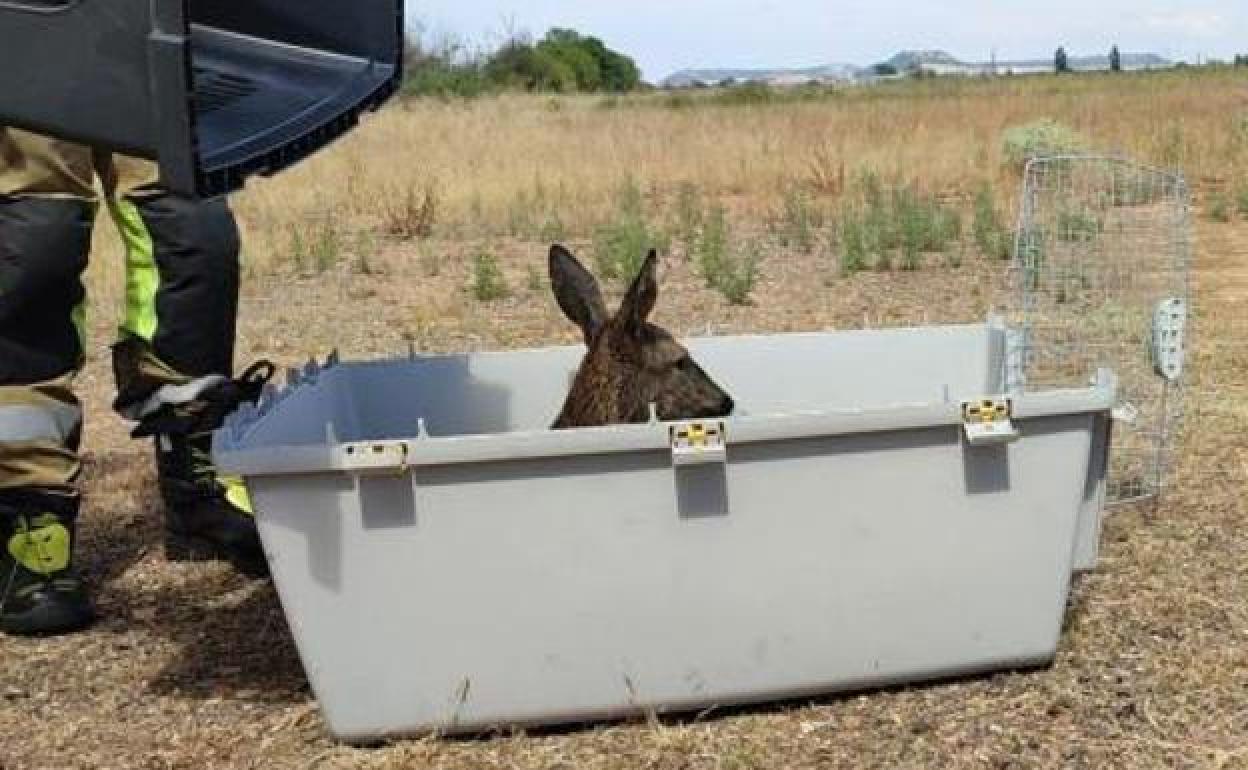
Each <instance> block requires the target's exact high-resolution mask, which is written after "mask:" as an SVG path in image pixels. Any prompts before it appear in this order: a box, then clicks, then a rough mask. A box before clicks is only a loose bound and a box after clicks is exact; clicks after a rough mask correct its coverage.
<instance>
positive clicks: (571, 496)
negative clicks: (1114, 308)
mask: <svg viewBox="0 0 1248 770" xmlns="http://www.w3.org/2000/svg"><path fill="white" fill-rule="evenodd" d="M1008 338H1009V335H1008V334H1007V330H1006V329H1005V328H1004V327H1002V326H1001V325H1000V324H999V323H997V322H995V321H990V322H989V323H987V324H976V325H968V326H956V327H936V328H920V329H903V330H894V331H866V332H838V333H827V334H794V335H780V336H753V337H728V338H712V339H702V340H695V341H692V342H691V343H690V348H691V349H692V350H693V351H694V353H695V355H696V357H697V358H698V359H699V361H700V362H702V363H703V364H704V365H705V367H706V368H707V370H708V371H709V372H711V373H712V375H713V376H714V377H715V378H716V379H717V380H718V381H719V382H721V383H722V384H724V385H725V387H726V388H727V389H728V390H729V391H730V392H731V393H732V394H733V396H734V398H735V399H736V401H737V403H738V404H739V405H740V414H738V415H737V416H734V417H733V418H731V419H729V420H726V421H723V422H722V424H721V423H720V422H718V421H712V422H711V424H709V425H707V426H704V427H708V428H709V429H710V431H711V433H710V437H709V438H708V439H707V440H706V441H705V443H704V444H702V445H698V444H697V443H696V442H694V444H693V445H692V446H690V442H689V441H687V440H685V439H687V438H688V436H687V435H686V436H685V438H681V435H682V431H683V432H684V433H687V431H684V429H685V428H687V427H688V426H686V425H671V424H660V423H651V424H642V425H628V426H613V427H606V428H594V429H585V430H576V431H569V432H552V431H549V430H547V429H546V426H547V425H548V424H549V423H550V421H551V420H552V419H553V418H554V416H555V414H556V413H557V411H558V408H559V405H560V403H561V401H562V398H563V396H564V393H565V390H566V388H567V385H568V381H569V378H570V375H571V372H572V369H573V367H574V366H575V365H576V363H577V361H578V360H579V357H580V355H581V352H582V350H581V349H580V348H558V349H550V350H535V351H520V352H507V353H489V354H475V355H457V356H439V357H412V358H410V359H403V360H395V361H383V362H371V363H338V362H330V364H329V365H327V366H325V367H316V366H311V367H309V369H308V370H307V371H305V372H304V373H302V374H301V375H300V376H298V377H295V378H294V379H295V382H294V384H292V385H291V386H289V387H288V388H287V389H285V390H284V391H282V392H280V393H274V394H271V396H270V397H269V398H268V399H266V401H265V402H264V403H263V404H262V405H261V406H260V407H259V408H258V409H255V410H252V409H248V410H247V411H246V412H245V413H242V414H239V415H238V416H236V417H235V418H234V419H233V420H232V421H231V422H230V423H229V424H228V425H227V426H226V428H225V429H223V430H222V431H220V432H219V433H218V435H217V437H216V447H215V453H216V457H217V460H218V462H220V463H221V465H222V467H223V468H225V469H226V470H228V471H231V472H235V473H238V474H241V475H242V476H243V477H245V478H246V480H247V483H248V485H249V488H250V490H251V492H252V494H253V496H254V498H255V502H256V506H257V512H258V519H259V524H260V533H261V537H262V539H263V542H264V547H265V550H266V553H267V554H268V557H269V560H270V563H271V565H272V568H273V574H274V579H275V582H276V586H277V590H278V592H279V594H280V596H281V601H282V605H283V607H284V609H285V612H286V614H287V618H288V620H289V623H290V626H291V628H292V629H293V632H294V635H295V639H296V642H297V645H298V649H299V653H300V655H301V657H302V660H303V663H304V666H305V669H306V671H307V674H308V676H309V679H310V681H311V684H312V687H313V689H314V691H315V693H316V695H317V697H318V698H319V700H320V702H321V705H322V708H323V710H324V714H325V717H326V719H327V721H328V724H329V727H330V729H331V731H332V732H333V733H334V735H335V736H337V737H339V738H341V739H345V740H348V741H352V742H372V741H375V740H379V739H384V738H387V737H394V736H403V735H412V734H421V733H425V732H429V731H434V732H446V733H456V732H463V731H476V730H481V729H488V728H494V727H507V726H523V725H545V724H552V723H561V722H578V721H582V720H593V719H599V718H614V717H621V716H627V715H633V714H637V713H641V712H644V711H645V710H648V709H654V710H656V711H660V712H662V711H683V710H696V709H702V708H706V707H710V706H726V705H730V704H741V703H749V702H758V701H767V700H773V699H780V698H788V697H793V696H804V695H813V694H822V693H832V692H837V691H846V690H857V689H861V688H869V687H874V686H881V685H889V684H898V683H910V682H917V681H922V680H930V679H937V678H943V677H948V676H955V675H962V674H967V673H972V672H984V671H991V670H998V669H1006V668H1013V667H1029V666H1033V665H1042V664H1045V663H1046V662H1048V661H1050V660H1051V659H1052V658H1053V656H1054V654H1055V651H1056V649H1057V645H1058V639H1059V634H1060V630H1061V627H1062V618H1063V614H1064V610H1065V605H1066V600H1067V595H1068V589H1069V584H1070V580H1071V576H1072V574H1073V573H1074V572H1076V571H1077V570H1079V569H1081V568H1087V567H1090V566H1092V564H1093V563H1094V562H1095V558H1096V540H1097V538H1098V535H1099V515H1100V511H1101V506H1102V502H1103V495H1104V483H1103V481H1104V468H1105V463H1104V455H1105V453H1106V452H1107V450H1108V444H1109V426H1110V422H1111V410H1112V408H1113V406H1114V402H1115V390H1116V386H1115V382H1114V378H1113V375H1112V374H1111V373H1109V372H1100V373H1090V374H1095V378H1094V379H1093V380H1092V381H1091V384H1090V385H1089V386H1088V387H1087V388H1085V389H1072V390H1056V391H1051V392H1043V393H1027V394H1023V395H1018V396H1017V397H1014V398H1012V399H1011V400H1009V401H1008V404H1009V406H1010V407H1011V408H1012V413H1011V417H1010V418H1009V419H989V418H988V417H983V416H982V415H988V416H989V417H990V416H991V415H992V410H991V409H988V410H980V411H978V412H975V414H976V415H980V416H976V417H975V419H973V420H970V421H968V418H967V415H968V413H969V412H968V411H967V408H966V406H967V404H966V403H964V402H973V404H975V405H979V404H981V403H982V401H983V399H985V398H986V397H989V398H991V397H1001V396H1002V395H1008V394H1002V393H1001V392H1000V391H1001V389H1002V384H1001V383H1002V372H1003V370H1004V361H1005V358H1006V346H1007V340H1008ZM998 401H999V402H1001V403H1006V402H1005V401H1002V400H1001V399H999V398H998ZM721 429H722V435H723V436H724V437H725V441H724V442H723V444H722V445H720V444H719V443H718V442H717V441H715V434H716V433H717V432H719V431H721ZM674 434H676V439H675V440H674V438H673V436H674ZM972 437H973V438H972ZM695 438H696V434H695Z"/></svg>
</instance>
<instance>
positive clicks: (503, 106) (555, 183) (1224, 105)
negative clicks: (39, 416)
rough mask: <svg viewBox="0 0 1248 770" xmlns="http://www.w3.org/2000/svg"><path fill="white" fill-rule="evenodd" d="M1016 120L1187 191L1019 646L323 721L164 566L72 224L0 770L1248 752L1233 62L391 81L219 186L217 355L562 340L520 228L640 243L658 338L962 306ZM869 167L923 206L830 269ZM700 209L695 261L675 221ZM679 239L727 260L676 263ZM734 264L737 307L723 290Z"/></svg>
mask: <svg viewBox="0 0 1248 770" xmlns="http://www.w3.org/2000/svg"><path fill="white" fill-rule="evenodd" d="M1042 118H1052V119H1054V120H1057V121H1059V122H1061V123H1062V124H1064V125H1066V126H1069V127H1070V128H1071V129H1073V130H1074V131H1075V132H1077V133H1078V134H1079V135H1080V136H1081V137H1082V138H1083V141H1084V144H1085V146H1086V147H1087V148H1089V149H1093V150H1105V151H1122V152H1125V153H1127V154H1129V155H1131V156H1132V157H1134V158H1136V159H1139V160H1142V161H1146V162H1150V163H1157V164H1160V165H1167V166H1170V165H1173V166H1178V167H1180V168H1182V169H1183V170H1184V171H1185V172H1186V174H1187V175H1188V178H1189V180H1190V181H1191V182H1192V186H1193V188H1194V190H1195V192H1196V198H1197V208H1196V216H1195V218H1194V221H1195V235H1196V244H1195V245H1196V249H1195V254H1194V280H1193V286H1194V292H1195V296H1194V299H1195V303H1196V310H1197V319H1196V321H1197V323H1196V338H1195V340H1194V343H1193V351H1192V361H1191V364H1192V369H1191V381H1190V387H1189V391H1188V398H1189V404H1188V407H1189V408H1188V421H1187V423H1186V429H1185V432H1184V436H1183V439H1182V442H1181V449H1180V456H1179V467H1178V468H1177V469H1176V474H1175V479H1174V485H1173V487H1172V488H1171V490H1170V491H1169V493H1168V494H1167V496H1166V497H1165V498H1164V499H1163V500H1162V501H1161V502H1160V503H1159V504H1157V505H1146V506H1137V507H1132V508H1123V509H1119V510H1116V511H1115V512H1114V514H1113V515H1112V516H1111V517H1110V518H1109V520H1108V522H1107V529H1106V532H1105V534H1104V539H1103V557H1102V562H1101V565H1100V567H1099V569H1098V570H1097V571H1096V572H1095V573H1093V574H1091V575H1088V576H1086V577H1084V578H1083V579H1081V580H1080V581H1079V582H1078V583H1077V584H1076V589H1075V592H1074V595H1073V597H1072V601H1071V607H1070V613H1069V617H1068V621H1067V625H1066V628H1065V633H1064V635H1063V639H1062V647H1061V651H1060V654H1059V656H1058V659H1057V661H1056V662H1055V664H1054V665H1053V666H1052V667H1051V668H1048V669H1045V670H1042V671H1033V672H1026V673H1005V674H1000V675H996V676H988V677H981V678H976V679H972V680H967V681H960V682H953V683H943V684H938V685H932V686H926V687H921V688H901V689H897V690H891V691H887V692H878V693H868V694H863V695H859V696H853V697H833V698H826V699H820V700H815V701H811V702H801V703H790V704H782V705H776V706H772V707H760V708H754V709H746V710H734V711H726V712H712V713H710V714H707V715H704V716H703V717H701V718H699V719H696V720H691V721H676V720H671V721H659V720H652V721H646V722H642V723H638V724H611V725H601V726H597V727H590V728H585V729H581V730H575V731H561V732H555V733H538V734H515V735H512V734H508V735H502V736H485V737H482V738H480V739H473V740H455V741H440V740H434V739H428V740H421V741H413V742H408V743H401V744H397V745H393V746H387V747H383V748H379V749H375V750H368V751H364V750H356V749H350V748H345V747H339V746H335V745H334V744H333V743H332V742H330V741H329V740H328V739H327V737H326V735H325V733H324V729H323V723H322V721H321V718H320V716H319V713H318V711H317V707H316V703H315V701H314V700H313V699H312V697H311V694H310V691H309V689H308V687H307V684H306V681H305V678H304V675H303V672H302V670H301V667H300V663H299V660H298V657H297V655H296V653H295V650H294V647H293V644H292V641H291V637H290V634H289V632H288V630H287V628H286V625H285V621H284V618H283V616H282V614H281V611H280V608H279V607H278V604H277V600H276V597H275V594H274V592H273V589H272V587H271V585H269V584H268V583H266V582H263V581H260V582H250V581H246V580H244V579H242V578H240V577H238V576H236V575H234V574H233V573H231V572H230V571H229V570H227V569H226V568H224V567H221V566H218V565H170V564H168V563H166V562H165V561H164V558H163V555H162V553H161V550H160V547H159V542H160V534H159V533H160V523H159V503H158V502H157V499H156V497H155V494H154V490H153V483H152V482H153V471H152V468H151V459H150V453H149V450H148V448H147V447H145V446H141V445H137V444H135V443H133V442H131V441H129V440H128V439H127V438H126V426H125V425H123V424H122V423H121V422H120V421H119V420H118V419H117V418H115V417H113V416H112V415H111V414H110V412H109V411H108V405H109V401H110V398H111V396H112V390H111V376H110V374H109V370H108V360H107V344H108V342H109V341H110V339H111V336H112V329H113V328H114V326H115V324H116V311H117V309H118V306H119V304H120V303H119V301H118V296H119V292H120V281H119V271H118V266H119V265H120V259H119V254H118V248H117V245H116V238H115V236H114V234H113V233H112V232H111V231H110V228H109V227H107V226H103V227H101V228H100V229H99V232H98V238H97V240H98V249H97V252H96V255H95V257H94V262H93V267H92V271H91V273H90V276H89V281H88V282H89V285H90V287H91V290H92V293H93V296H94V297H95V304H94V305H93V307H92V311H91V316H90V318H91V328H92V330H93V335H94V340H93V344H92V347H91V350H90V357H89V364H88V367H87V369H86V371H85V372H84V373H83V376H82V378H81V388H82V393H83V395H84V398H85V400H86V402H87V407H88V414H89V424H88V432H87V437H86V446H87V482H86V484H87V488H86V491H87V506H86V511H85V513H84V517H83V543H82V550H81V556H82V564H83V566H84V567H85V570H86V572H87V575H88V576H89V578H90V580H91V582H92V583H93V584H94V586H95V587H96V593H97V596H98V603H99V604H100V607H101V609H102V611H103V614H104V620H103V622H102V623H101V624H100V625H99V626H98V627H96V628H95V629H94V630H92V631H90V632H89V633H85V634H82V635H79V636H74V637H70V638H66V639H57V640H47V641H24V640H17V639H9V638H0V768H3V770H51V769H53V768H218V767H219V768H266V769H267V768H309V769H310V768H357V767H358V768H425V767H428V768H463V769H464V770H478V769H480V768H508V769H510V768H551V769H554V768H566V769H568V770H572V769H574V768H575V769H578V770H579V769H580V768H586V769H587V770H588V769H591V768H594V769H596V768H602V769H604V770H606V769H608V768H610V769H614V768H656V769H658V768H662V769H664V770H666V769H668V768H670V769H672V770H676V769H678V768H679V769H686V768H687V769H689V770H750V769H753V768H758V769H760V770H763V769H771V768H833V767H843V768H868V767H880V768H945V767H949V768H1131V769H1137V768H1138V769H1141V770H1142V769H1146V768H1227V769H1229V768H1248V445H1246V444H1245V441H1244V439H1243V436H1244V435H1245V434H1246V431H1248V312H1246V308H1248V195H1243V196H1242V197H1243V200H1244V202H1243V204H1242V209H1243V210H1242V211H1241V210H1240V209H1241V205H1240V198H1241V195H1240V190H1241V187H1242V186H1243V185H1244V184H1245V183H1248V78H1245V77H1244V76H1243V75H1237V74H1235V73H1233V72H1230V71H1223V72H1190V73H1169V74H1158V75H1148V76H1121V77H1109V76H1086V77H1085V76H1080V77H1070V78H1062V79H1057V78H1047V77H1045V78H1029V79H1019V80H1001V81H994V82H953V81H943V80H942V81H928V82H919V83H905V84H897V85H890V86H887V87H881V88H878V89H872V90H866V91H861V92H846V93H837V94H830V95H823V96H820V97H819V98H813V99H809V100H783V101H773V102H766V103H750V102H748V101H746V102H745V103H739V104H718V103H712V102H711V101H708V102H707V103H688V102H687V101H685V100H679V99H672V98H671V97H669V96H666V95H662V94H657V95H650V96H645V97H636V98H624V99H620V100H604V99H602V98H598V97H581V98H565V97H560V98H547V97H521V96H507V97H500V98H497V99H485V100H480V101H474V102H468V103H439V102H410V103H405V104H396V105H395V106H393V107H391V108H388V109H387V110H385V111H384V112H383V113H381V114H379V115H376V116H374V117H373V118H371V119H370V120H368V122H367V124H366V125H365V126H363V127H362V129H361V130H360V131H358V132H356V133H355V134H354V135H352V136H351V137H349V138H348V139H346V140H344V141H343V142H342V143H341V144H340V145H339V146H338V147H336V148H335V149H334V151H332V152H329V153H325V154H323V155H321V156H319V157H317V158H316V159H314V160H313V161H311V162H309V163H307V164H305V165H304V166H302V167H300V168H297V169H294V170H292V171H291V172H289V173H287V174H285V175H282V176H280V177H278V178H275V179H272V180H264V181H259V182H256V183H255V184H253V185H251V186H250V187H249V188H248V190H247V191H245V192H244V193H242V194H240V195H239V196H238V197H237V198H236V200H235V207H236V209H237V211H238V214H239V217H240V220H241V221H242V224H243V227H244V230H245V238H246V251H247V268H246V274H247V283H246V286H245V290H244V294H245V297H244V302H243V310H242V319H241V328H240V351H239V359H240V362H242V361H244V360H250V359H252V358H254V357H259V356H264V357H269V358H272V359H273V360H275V361H276V362H278V363H279V364H284V365H294V364H296V363H299V362H300V361H302V360H305V359H306V358H307V357H309V356H312V355H323V354H325V353H326V352H328V351H329V350H330V349H333V348H337V349H339V350H341V351H342V353H343V355H344V356H346V357H350V358H357V357H372V356H383V355H389V354H393V353H396V352H401V351H406V350H407V349H408V347H409V346H411V347H414V348H416V349H418V350H473V349H488V348H502V347H522V346H529V345H539V344H547V343H552V342H561V343H562V342H573V341H575V340H576V339H577V336H576V333H575V330H574V329H572V328H571V327H570V326H569V325H568V324H567V323H566V322H565V321H564V320H563V319H562V317H561V316H560V315H559V314H558V311H557V309H556V308H555V306H554V303H553V302H552V300H551V298H550V296H549V291H548V289H547V288H546V287H545V285H544V274H543V270H544V264H545V262H544V259H545V253H546V249H547V248H548V246H549V243H550V241H551V240H552V239H555V238H559V239H566V240H568V241H569V242H571V243H572V244H573V245H574V246H576V247H577V248H578V249H580V250H581V251H582V252H583V253H584V254H585V255H586V256H589V255H591V254H593V253H594V245H595V243H597V245H598V246H599V247H600V248H602V249H603V250H608V251H609V250H610V248H611V246H610V244H612V243H625V244H627V243H630V242H631V241H630V237H631V235H630V234H634V235H635V232H636V231H637V230H638V228H640V229H641V230H642V232H643V233H649V234H651V235H655V236H657V237H658V238H659V240H660V241H663V242H665V243H667V244H669V248H668V249H666V250H665V257H664V261H663V268H662V294H661V297H660V302H659V311H658V316H659V318H658V320H659V321H660V322H661V323H664V324H665V325H667V326H668V327H669V328H671V329H672V330H673V331H675V332H677V333H679V334H689V333H698V332H701V331H703V330H705V329H706V328H707V327H708V326H709V327H713V328H714V329H716V330H719V331H747V330H750V331H774V332H784V331H800V330H810V329H824V328H855V327H863V326H882V325H896V324H902V323H906V324H909V323H928V322H943V321H975V320H980V319H982V318H983V317H984V315H985V314H986V313H987V312H989V311H990V310H991V309H992V308H993V307H995V306H997V304H998V303H999V302H1000V301H1001V300H1002V299H1003V298H1004V297H1005V289H1006V269H1005V268H1006V263H1005V262H1004V261H1002V260H1001V259H1000V258H999V256H997V255H994V254H991V253H989V254H985V253H983V251H984V250H983V249H982V248H981V243H980V239H978V238H977V237H976V235H977V233H978V231H977V228H976V227H975V225H974V224H973V221H978V220H976V219H975V217H974V214H973V209H974V208H976V205H975V203H976V196H977V194H978V195H979V197H980V204H981V208H982V207H983V206H984V204H985V201H986V204H987V207H988V208H990V209H995V210H996V213H997V215H998V217H999V219H1000V221H1001V222H1002V223H1004V226H1006V227H1007V228H1008V225H1009V224H1010V221H1011V219H1012V217H1013V213H1012V212H1013V209H1014V205H1015V203H1014V199H1015V197H1016V194H1017V188H1018V184H1019V180H1020V176H1019V170H1018V168H1016V167H1015V166H1013V165H1011V164H1010V163H1009V162H1008V160H1007V158H1006V157H1005V154H1004V150H1003V136H1004V134H1005V132H1006V131H1007V130H1008V129H1010V128H1011V127H1015V126H1019V125H1022V124H1026V123H1029V122H1031V121H1034V120H1038V119H1042ZM870 178H874V179H876V180H878V181H877V182H876V183H877V184H879V185H881V186H882V187H883V189H886V190H897V189H902V188H911V189H912V193H913V195H914V196H916V199H917V200H921V201H924V203H921V204H914V205H910V204H907V206H909V208H906V209H905V211H906V212H907V213H905V214H904V215H903V214H897V216H898V221H899V222H900V221H902V220H903V219H904V220H905V221H911V220H913V221H914V222H926V223H927V225H924V226H928V225H930V226H931V228H932V229H933V232H935V230H938V229H943V226H937V225H931V221H945V220H943V219H941V218H942V217H946V218H948V217H954V216H956V217H957V218H958V219H959V227H958V228H957V230H956V231H953V230H951V231H950V232H948V233H946V234H945V235H944V236H941V237H938V238H936V237H935V236H933V237H934V238H935V241H936V242H938V247H939V248H937V249H929V248H927V247H926V244H924V245H917V242H915V243H916V245H915V247H914V249H913V252H914V253H913V254H908V251H909V248H908V246H907V245H906V244H908V243H910V241H909V240H907V238H908V237H909V236H905V235H903V236H900V242H901V244H902V245H901V246H900V247H899V250H898V252H897V254H895V255H892V256H890V260H889V263H888V264H887V265H885V264H880V260H879V259H878V255H875V256H871V255H869V258H868V261H867V263H866V264H862V265H858V264H855V263H854V262H853V260H847V254H846V249H847V244H848V243H849V240H847V236H846V232H847V229H846V228H847V226H846V222H849V221H855V217H859V216H861V217H863V219H862V229H863V231H864V232H868V233H870V232H871V228H872V227H874V225H872V224H871V221H872V220H871V218H870V217H871V215H870V212H869V211H868V210H867V209H863V208H861V207H862V206H864V205H867V204H864V203H863V202H862V201H863V200H866V199H868V198H870V193H869V191H868V192H863V190H864V189H868V188H869V187H870V184H871V183H869V182H864V181H863V180H864V179H870ZM864 185H865V186H864ZM985 185H987V186H988V187H989V188H990V189H991V191H992V192H991V197H990V198H984V193H983V189H984V186H985ZM637 194H639V197H638V195H637ZM716 205H719V206H722V207H723V214H722V217H723V226H722V240H723V241H724V244H723V246H722V248H719V251H718V252H716V248H715V247H708V246H707V245H706V242H707V240H708V238H707V237H706V235H705V233H706V232H707V231H708V229H714V228H716V227H718V225H708V224H707V223H708V222H714V221H715V215H714V214H713V211H714V207H715V206H716ZM898 206H899V208H898V209H897V211H901V210H902V209H901V208H900V204H898ZM925 207H927V208H925ZM930 211H938V214H936V215H933V217H935V220H933V217H929V216H928V214H927V213H924V212H929V213H930ZM916 212H917V213H916ZM939 212H943V213H939ZM950 212H954V213H952V214H951V213H950ZM1221 220H1226V221H1221ZM604 225H612V226H613V227H614V229H611V228H607V229H606V230H604ZM917 226H918V225H916V227H917ZM898 227H900V229H901V230H902V231H904V232H910V230H908V229H907V227H908V225H898ZM691 229H692V230H696V231H697V232H699V233H701V236H700V238H699V237H693V236H691V235H690V234H689V232H688V231H689V230H691ZM604 233H606V235H604ZM872 237H877V238H878V233H877V234H876V236H872ZM849 248H851V250H852V247H849ZM868 250H869V249H868ZM716 254H718V255H719V258H720V259H721V261H717V262H708V261H707V260H708V259H709V257H708V255H710V256H715V255H716ZM723 259H726V260H727V262H726V263H725V262H722V260H723ZM603 264H611V263H610V262H609V261H607V262H604V263H603ZM708 264H713V265H714V266H715V269H722V270H724V271H726V273H725V275H727V274H728V273H731V274H732V275H727V277H728V278H733V279H734V280H727V278H726V279H725V280H724V281H720V282H718V283H716V287H715V288H708V280H707V279H706V276H705V275H704V271H705V270H706V267H707V265H708ZM725 264H727V265H728V267H724V265H725ZM742 265H746V267H743V266H742ZM847 265H848V267H849V268H852V269H846V268H847ZM749 267H752V268H753V270H751V269H747V268H749ZM859 268H862V269H859ZM754 270H756V273H755V272H754ZM742 280H744V281H745V282H746V286H745V289H746V291H745V292H744V295H745V296H742V294H741V292H736V293H735V294H734V292H733V291H731V290H730V289H731V288H732V287H735V288H737V289H741V288H742V286H741V284H742ZM716 289H718V290H716ZM730 295H733V296H735V302H734V301H730V300H731V298H730ZM365 631H366V630H365V629H361V632H365Z"/></svg>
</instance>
